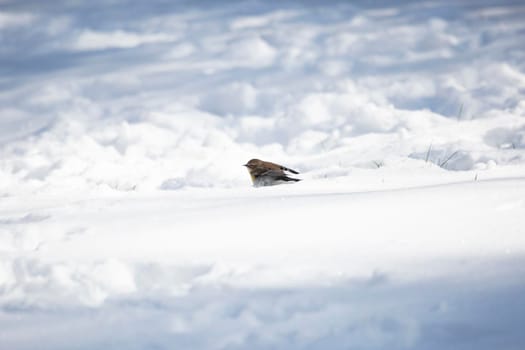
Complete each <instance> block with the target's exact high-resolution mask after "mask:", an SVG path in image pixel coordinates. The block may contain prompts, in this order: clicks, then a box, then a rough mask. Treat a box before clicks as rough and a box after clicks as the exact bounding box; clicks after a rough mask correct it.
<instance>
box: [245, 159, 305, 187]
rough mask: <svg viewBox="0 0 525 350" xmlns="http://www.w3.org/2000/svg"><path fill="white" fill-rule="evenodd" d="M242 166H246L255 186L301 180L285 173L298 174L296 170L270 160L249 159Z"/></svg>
mask: <svg viewBox="0 0 525 350" xmlns="http://www.w3.org/2000/svg"><path fill="white" fill-rule="evenodd" d="M244 166H245V167H247V168H248V172H249V173H250V176H251V178H252V182H253V185H254V186H255V187H260V186H272V185H278V184H280V183H284V182H290V181H293V182H297V181H301V180H300V179H294V178H292V177H289V176H288V175H287V174H286V173H285V172H290V173H292V174H299V173H298V172H297V171H295V170H292V169H290V168H287V167H284V166H282V165H279V164H275V163H272V162H265V161H264V160H260V159H251V160H250V161H249V162H248V163H246V164H244Z"/></svg>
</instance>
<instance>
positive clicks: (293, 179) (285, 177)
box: [277, 175, 301, 182]
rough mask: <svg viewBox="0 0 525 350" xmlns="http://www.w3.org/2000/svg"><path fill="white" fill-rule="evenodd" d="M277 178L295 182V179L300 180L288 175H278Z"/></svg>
mask: <svg viewBox="0 0 525 350" xmlns="http://www.w3.org/2000/svg"><path fill="white" fill-rule="evenodd" d="M277 180H283V181H294V182H297V181H301V179H295V178H293V177H289V176H286V175H284V176H280V177H279V178H277Z"/></svg>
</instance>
